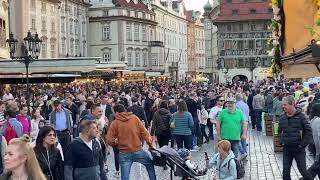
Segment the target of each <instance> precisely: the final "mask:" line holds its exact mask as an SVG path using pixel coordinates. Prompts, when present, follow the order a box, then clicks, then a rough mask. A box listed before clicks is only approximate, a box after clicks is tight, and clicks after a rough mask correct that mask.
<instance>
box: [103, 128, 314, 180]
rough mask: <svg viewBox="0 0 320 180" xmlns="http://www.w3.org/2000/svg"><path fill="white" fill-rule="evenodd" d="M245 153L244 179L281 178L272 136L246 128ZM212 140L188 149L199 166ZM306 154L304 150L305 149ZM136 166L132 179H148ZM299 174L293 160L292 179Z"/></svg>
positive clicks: (162, 173) (162, 177)
mask: <svg viewBox="0 0 320 180" xmlns="http://www.w3.org/2000/svg"><path fill="white" fill-rule="evenodd" d="M248 142H249V146H248V151H249V153H248V157H247V161H246V162H245V167H246V176H245V178H244V179H246V180H281V179H282V153H275V152H274V151H273V137H272V136H266V135H265V133H263V132H262V133H261V132H257V131H255V130H250V131H249V132H248ZM214 143H215V142H214V141H210V143H208V144H204V145H203V146H202V147H201V149H200V151H199V152H192V156H193V162H194V163H195V164H196V165H198V166H199V168H200V169H202V168H204V167H205V161H204V152H208V155H209V156H210V157H211V156H212V154H213V151H214ZM307 154H308V153H307ZM113 162H114V158H113V154H112V153H111V155H109V156H108V167H109V173H108V176H109V179H111V180H116V179H117V178H115V177H114V176H113V174H114V172H115V167H114V164H113ZM312 162H313V159H312V157H310V156H309V155H307V167H309V166H311V164H312ZM139 168H140V166H139V165H138V164H134V165H133V166H132V168H131V178H130V179H132V180H141V179H143V180H148V179H149V178H148V175H147V172H146V170H145V168H144V167H143V166H142V167H141V169H142V175H141V176H142V177H139V175H138V174H139V173H137V170H138V169H139ZM156 174H157V178H158V180H169V179H170V170H169V169H168V170H163V168H162V167H156ZM212 176H213V169H210V170H209V171H208V173H207V175H205V176H202V177H199V179H201V180H210V179H212ZM299 177H301V175H300V173H299V171H298V169H297V166H296V163H295V162H293V168H291V178H292V180H298V179H299ZM180 179H181V178H179V177H174V180H180Z"/></svg>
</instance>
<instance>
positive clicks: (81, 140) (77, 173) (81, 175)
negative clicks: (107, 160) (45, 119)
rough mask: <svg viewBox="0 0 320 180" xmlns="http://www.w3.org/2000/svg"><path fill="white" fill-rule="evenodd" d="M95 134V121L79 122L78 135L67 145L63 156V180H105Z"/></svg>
mask: <svg viewBox="0 0 320 180" xmlns="http://www.w3.org/2000/svg"><path fill="white" fill-rule="evenodd" d="M97 135H98V127H97V123H96V122H95V121H88V120H82V121H81V122H80V135H79V137H77V138H75V139H74V140H73V141H72V143H71V144H70V145H69V147H68V151H67V154H66V156H65V157H66V159H65V167H64V179H65V180H88V179H92V180H107V177H106V171H105V166H104V159H103V155H102V151H101V146H100V144H99V142H98V141H97V140H96V137H97Z"/></svg>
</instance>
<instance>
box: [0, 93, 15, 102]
mask: <svg viewBox="0 0 320 180" xmlns="http://www.w3.org/2000/svg"><path fill="white" fill-rule="evenodd" d="M13 99H14V97H13V95H12V94H11V93H9V94H4V95H3V96H2V100H3V101H8V100H13Z"/></svg>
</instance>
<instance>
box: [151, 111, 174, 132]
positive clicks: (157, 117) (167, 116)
mask: <svg viewBox="0 0 320 180" xmlns="http://www.w3.org/2000/svg"><path fill="white" fill-rule="evenodd" d="M171 117H172V114H171V113H170V111H169V110H168V109H164V108H160V109H159V110H158V111H157V112H156V113H155V114H154V116H153V120H152V127H151V135H153V136H154V135H156V136H159V135H161V134H168V135H169V134H171V132H170V125H169V122H170V120H171Z"/></svg>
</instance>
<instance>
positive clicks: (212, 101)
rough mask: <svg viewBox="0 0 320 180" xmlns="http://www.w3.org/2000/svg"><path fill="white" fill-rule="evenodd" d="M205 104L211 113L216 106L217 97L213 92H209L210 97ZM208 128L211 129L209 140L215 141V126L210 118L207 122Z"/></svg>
mask: <svg viewBox="0 0 320 180" xmlns="http://www.w3.org/2000/svg"><path fill="white" fill-rule="evenodd" d="M205 103H206V110H207V111H208V112H210V111H211V109H212V108H213V107H214V106H215V105H216V97H215V96H214V93H213V92H212V91H209V92H208V97H207V99H206V101H205ZM207 126H208V129H209V138H210V139H212V140H213V126H214V124H213V123H212V121H211V119H210V118H208V120H207Z"/></svg>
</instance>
